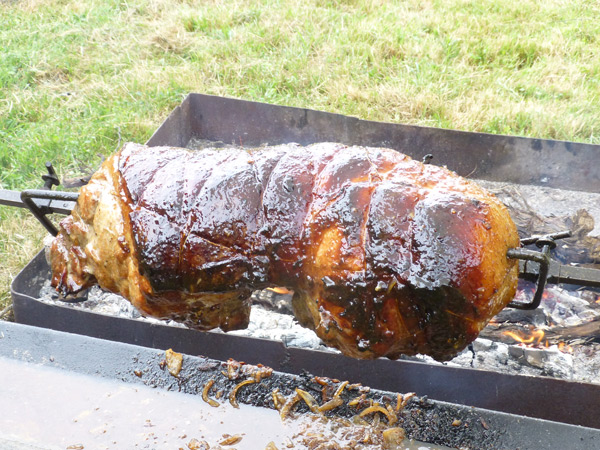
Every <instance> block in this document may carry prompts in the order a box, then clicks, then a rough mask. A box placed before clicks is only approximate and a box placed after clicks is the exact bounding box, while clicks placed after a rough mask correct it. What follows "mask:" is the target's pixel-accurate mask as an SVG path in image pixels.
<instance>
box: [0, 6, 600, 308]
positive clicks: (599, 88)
mask: <svg viewBox="0 0 600 450" xmlns="http://www.w3.org/2000/svg"><path fill="white" fill-rule="evenodd" d="M599 13H600V6H598V5H597V4H595V3H594V2H588V1H571V2H565V1H562V0H561V1H558V0H548V1H545V2H539V1H533V0H522V1H518V2H516V1H500V0H477V1H467V0H462V1H460V0H452V1H422V0H407V1H383V0H381V1H377V0H370V1H369V0H345V1H343V0H338V1H336V0H312V1H307V0H305V1H300V0H289V1H284V0H279V1H278V0H263V1H258V0H256V1H251V0H245V1H239V0H237V1H236V0H233V1H227V2H225V1H199V0H198V1H195V0H180V1H174V0H168V1H167V0H151V1H142V0H129V1H125V0H106V1H102V2H98V1H91V0H79V1H68V0H55V1H45V2H42V1H19V2H0V188H8V189H23V188H29V187H35V186H38V185H39V182H40V181H39V175H40V173H41V172H42V170H43V164H44V162H45V161H46V160H51V161H53V162H54V164H55V165H56V167H57V168H58V170H59V172H60V174H61V176H63V177H64V176H69V177H70V176H74V175H76V174H80V173H85V172H87V171H89V170H91V169H92V168H94V167H96V166H97V165H98V163H99V161H100V160H101V158H102V156H103V155H107V154H109V153H110V152H112V151H114V150H115V148H116V147H117V145H118V143H119V141H120V140H122V141H126V140H131V141H137V142H144V141H145V140H147V139H148V138H149V136H150V135H151V133H152V131H153V130H154V129H155V128H156V127H157V126H158V125H159V124H160V122H161V121H162V120H163V119H164V118H165V117H166V115H167V114H168V112H169V111H170V110H171V109H172V108H173V107H175V105H177V104H178V103H179V102H180V101H181V100H182V99H183V97H184V96H185V94H186V93H188V92H191V91H193V92H202V93H208V94H216V95H223V96H231V97H238V98H243V99H248V100H260V101H265V102H272V103H278V104H283V105H291V106H301V107H311V108H315V109H323V110H327V111H332V112H338V113H342V114H349V115H355V116H359V117H361V118H364V119H371V120H383V121H391V122H402V123H410V124H419V125H427V126H435V127H443V128H455V129H462V130H468V131H483V132H490V133H502V134H516V135H524V136H535V137H540V138H552V139H565V140H572V141H578V142H589V143H600V133H599V131H598V127H599V125H598V124H600V21H599V20H597V18H598V17H599ZM17 231H18V232H17ZM17 234H18V235H19V236H22V237H23V239H21V238H18V237H16V235H17ZM41 236H42V230H41V227H39V226H38V225H37V224H35V223H34V222H33V221H31V220H27V219H25V215H23V214H21V213H19V212H15V211H13V210H11V209H8V208H3V207H0V264H1V268H0V308H2V306H3V304H6V303H7V302H8V296H9V295H8V285H9V282H10V279H11V277H12V276H14V274H15V273H16V271H17V269H18V268H19V267H21V266H22V264H23V263H24V260H23V257H22V256H21V254H22V253H23V251H24V250H23V249H27V250H26V251H25V253H27V252H31V251H33V250H35V248H36V247H37V246H39V239H40V237H41ZM28 256H30V253H28Z"/></svg>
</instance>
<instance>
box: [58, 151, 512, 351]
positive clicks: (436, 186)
mask: <svg viewBox="0 0 600 450" xmlns="http://www.w3.org/2000/svg"><path fill="white" fill-rule="evenodd" d="M518 246H519V237H518V235H517V231H516V227H515V225H514V223H513V222H512V220H511V218H510V216H509V214H508V211H507V209H506V208H505V207H504V206H503V205H502V204H501V203H500V202H499V201H498V200H497V199H496V198H495V197H494V196H492V195H491V194H489V193H487V192H486V191H484V190H483V189H482V188H480V187H479V186H477V185H476V184H475V183H473V182H470V181H468V180H466V179H464V178H462V177H459V176H458V175H456V174H455V173H453V172H451V171H449V170H447V169H445V168H442V167H437V166H434V165H424V164H422V163H420V162H417V161H414V160H412V159H411V158H409V157H408V156H405V155H403V154H401V153H399V152H396V151H394V150H388V149H379V148H366V147H347V146H344V145H341V144H333V143H323V144H314V145H310V146H307V147H301V146H298V145H295V144H291V145H282V146H274V147H265V148H261V149H258V150H253V151H246V150H243V149H220V150H213V149H208V150H202V151H190V150H186V149H180V148H170V147H146V146H143V145H137V144H126V145H125V146H124V147H123V148H122V149H121V150H120V151H119V152H118V153H116V154H115V155H113V156H111V157H110V158H109V159H107V160H106V161H105V162H104V164H103V165H102V167H101V169H100V170H99V171H98V172H97V173H96V174H95V175H94V176H93V178H92V179H91V181H90V183H89V184H88V185H87V186H85V187H84V188H82V189H81V192H80V195H79V200H78V202H77V205H76V207H75V209H74V210H73V212H72V214H71V215H70V216H68V217H67V218H65V219H64V220H63V221H62V222H61V224H60V232H59V235H58V236H57V237H56V238H55V240H54V241H53V244H52V246H51V248H50V262H51V267H52V284H53V286H55V287H56V288H57V290H58V291H59V292H60V293H62V294H63V295H68V294H72V293H75V292H77V291H80V290H82V289H85V288H87V287H89V286H91V285H93V284H96V283H97V284H99V285H100V286H101V287H103V288H105V289H108V290H110V291H113V292H116V293H119V294H121V295H123V296H124V297H125V298H127V299H129V300H130V301H131V303H132V304H133V305H134V306H135V307H136V308H138V309H139V310H140V311H141V312H142V313H143V314H145V315H148V316H153V317H157V318H161V319H173V320H176V321H180V322H183V323H185V324H186V325H188V326H190V327H192V328H196V329H200V330H209V329H212V328H216V327H220V328H221V329H223V330H224V331H228V330H235V329H239V328H244V327H246V326H247V323H248V319H249V312H250V300H249V299H250V295H251V293H252V291H253V290H256V289H261V288H265V287H270V286H271V287H272V286H277V287H284V288H287V289H289V290H292V291H293V292H294V296H293V308H294V314H295V316H296V318H297V319H298V321H299V322H300V323H301V324H303V325H304V326H306V327H309V328H311V329H313V330H314V331H315V332H316V333H317V335H318V336H319V337H320V338H321V339H323V341H325V343H327V344H328V345H331V346H333V347H337V348H338V349H340V350H341V351H342V352H343V353H344V354H346V355H350V356H353V357H356V358H376V357H381V356H386V357H389V358H398V357H399V356H400V355H401V354H406V355H413V354H416V353H421V354H427V355H431V356H432V357H433V358H436V359H438V360H447V359H450V358H452V357H454V356H455V355H456V354H457V353H458V352H459V351H461V350H462V349H464V348H465V347H466V346H467V345H468V344H469V343H470V342H471V341H473V340H474V339H475V338H476V337H477V335H478V333H479V332H480V331H481V329H482V328H483V327H484V326H485V325H486V324H487V323H488V321H489V320H490V319H491V318H492V317H493V316H494V315H495V314H497V313H498V312H499V311H500V310H501V309H502V308H504V307H505V306H506V304H507V303H508V302H510V300H511V299H512V298H513V297H514V295H515V291H516V284H517V276H518V264H517V262H516V261H515V260H511V259H508V258H507V257H506V251H507V250H508V249H509V248H512V247H518Z"/></svg>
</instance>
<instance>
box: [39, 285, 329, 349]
mask: <svg viewBox="0 0 600 450" xmlns="http://www.w3.org/2000/svg"><path fill="white" fill-rule="evenodd" d="M85 298H86V299H85V300H82V301H76V302H65V301H62V300H60V298H59V296H58V294H57V292H56V291H55V290H54V288H52V286H50V281H49V280H47V281H46V282H45V283H44V285H43V287H42V289H41V290H40V297H39V300H40V301H42V302H44V303H49V304H53V305H57V306H62V307H68V308H76V309H81V310H86V311H89V312H93V313H97V314H104V315H108V316H115V317H121V318H126V319H135V320H141V321H144V322H149V323H155V324H164V325H169V326H174V327H181V328H187V327H186V326H185V325H184V324H182V323H179V322H175V321H173V320H167V321H165V320H159V319H154V318H152V317H144V316H142V315H141V314H140V312H139V311H138V310H137V309H135V308H134V307H133V305H132V304H131V303H130V302H129V301H128V300H126V299H125V298H123V297H121V296H120V295H117V294H113V293H112V292H107V291H105V290H103V289H101V288H100V287H98V286H93V287H91V288H90V289H88V290H87V292H86V295H85ZM210 332H212V333H222V331H221V330H219V329H217V330H212V331H210ZM229 334H235V335H237V336H249V337H255V338H262V339H271V340H277V341H281V342H283V343H284V344H285V345H286V346H290V347H300V348H308V349H313V350H315V349H319V350H327V351H332V352H338V350H335V349H331V348H329V347H327V346H325V345H324V344H323V343H322V341H321V340H320V339H319V338H318V337H317V335H316V334H315V333H314V332H313V331H312V330H309V329H307V328H304V327H302V326H301V325H300V324H298V322H297V321H296V320H295V319H294V317H293V316H291V315H288V314H281V313H278V312H274V311H268V310H266V309H265V308H263V307H261V306H260V305H253V306H252V309H251V312H250V323H249V324H248V328H246V329H244V330H237V331H231V332H229Z"/></svg>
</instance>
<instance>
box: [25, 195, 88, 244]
mask: <svg viewBox="0 0 600 450" xmlns="http://www.w3.org/2000/svg"><path fill="white" fill-rule="evenodd" d="M78 197H79V193H78V192H60V191H50V190H44V189H28V190H26V191H23V192H21V201H22V202H23V204H24V205H25V206H26V207H27V208H29V210H30V211H31V213H32V214H33V215H34V216H35V218H36V219H37V220H39V221H40V223H41V224H42V225H44V227H45V228H46V230H48V232H49V233H50V234H51V235H52V236H56V235H57V234H58V230H57V229H56V227H55V226H54V224H53V223H52V222H50V219H48V217H46V215H47V214H52V213H56V212H60V213H62V212H64V209H63V208H60V209H57V208H54V207H53V205H52V202H53V201H60V202H74V201H77V198H78ZM36 200H48V202H37V201H36ZM71 209H72V207H71ZM68 213H69V212H67V214H68Z"/></svg>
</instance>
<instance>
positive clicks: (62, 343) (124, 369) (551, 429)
mask: <svg viewBox="0 0 600 450" xmlns="http://www.w3.org/2000/svg"><path fill="white" fill-rule="evenodd" d="M164 357H165V354H164V352H162V351H159V350H154V349H149V348H146V347H140V346H135V345H130V344H124V343H119V342H109V341H106V340H102V339H95V338H90V337H86V336H80V335H76V334H69V333H62V332H57V331H53V330H48V329H42V328H36V327H30V326H26V325H21V324H14V323H9V322H0V363H1V360H2V358H7V359H12V360H18V361H22V362H25V363H27V364H30V365H43V366H50V367H55V368H57V369H60V370H68V371H71V372H76V373H79V374H83V375H86V376H89V377H97V378H106V379H114V380H115V381H119V382H125V383H131V384H134V385H135V384H145V385H148V386H151V387H154V388H158V389H164V390H166V391H168V390H171V389H175V390H178V391H180V392H184V393H188V394H195V395H199V392H200V391H201V386H202V385H203V384H205V383H206V381H207V380H208V379H209V378H211V377H214V376H216V375H217V372H220V371H221V370H222V368H221V365H220V363H219V361H211V360H210V359H207V358H205V357H197V356H189V355H184V365H183V367H184V369H183V371H182V373H181V374H180V375H181V376H180V378H179V379H176V378H174V377H173V376H171V375H170V374H169V372H168V371H167V370H164V367H161V364H160V361H162V360H164ZM198 367H201V368H202V370H197V368H198ZM212 372H215V373H212ZM140 373H141V374H142V375H140ZM182 380H184V381H182ZM263 382H264V384H263V386H260V384H261V383H263ZM299 382H302V377H298V376H294V375H290V374H286V373H280V372H274V373H273V375H272V376H271V377H268V378H266V379H263V381H261V383H256V384H254V385H252V387H251V388H250V387H247V388H245V390H247V391H253V390H254V392H252V393H247V395H244V396H241V398H239V399H238V401H240V402H241V403H247V404H250V405H254V406H260V403H263V402H265V403H266V402H268V400H264V399H265V398H270V395H269V394H268V392H270V390H271V389H273V388H274V387H276V386H277V387H279V386H286V385H287V386H288V388H291V386H294V385H297V384H298V383H299ZM369 395H373V396H385V395H390V396H391V395H393V394H391V393H388V392H380V391H376V390H372V391H371V392H370V393H369ZM406 417H407V420H408V421H409V422H408V423H407V425H408V426H409V429H408V431H409V432H410V434H411V435H412V436H411V437H413V438H416V439H420V440H423V439H424V438H429V439H430V440H433V441H435V442H432V443H437V444H441V445H451V446H455V445H456V446H460V448H469V449H482V450H483V449H517V448H518V449H521V450H526V449H531V450H533V449H535V450H544V449H555V448H569V449H572V450H579V449H581V450H583V449H589V448H595V447H597V446H598V445H600V431H599V430H596V429H592V428H586V427H581V426H574V425H566V424H562V423H557V422H551V421H545V420H540V419H532V418H527V417H522V416H514V415H511V414H505V413H499V412H495V411H489V410H484V409H479V408H471V407H466V406H462V405H454V404H451V403H446V402H439V401H434V400H428V399H421V400H417V401H416V402H415V404H413V405H412V406H409V407H408V416H406ZM454 420H460V421H461V423H463V424H468V425H469V426H463V427H456V426H455V425H452V423H453V421H454ZM459 428H460V429H459ZM430 442H431V441H430Z"/></svg>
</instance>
